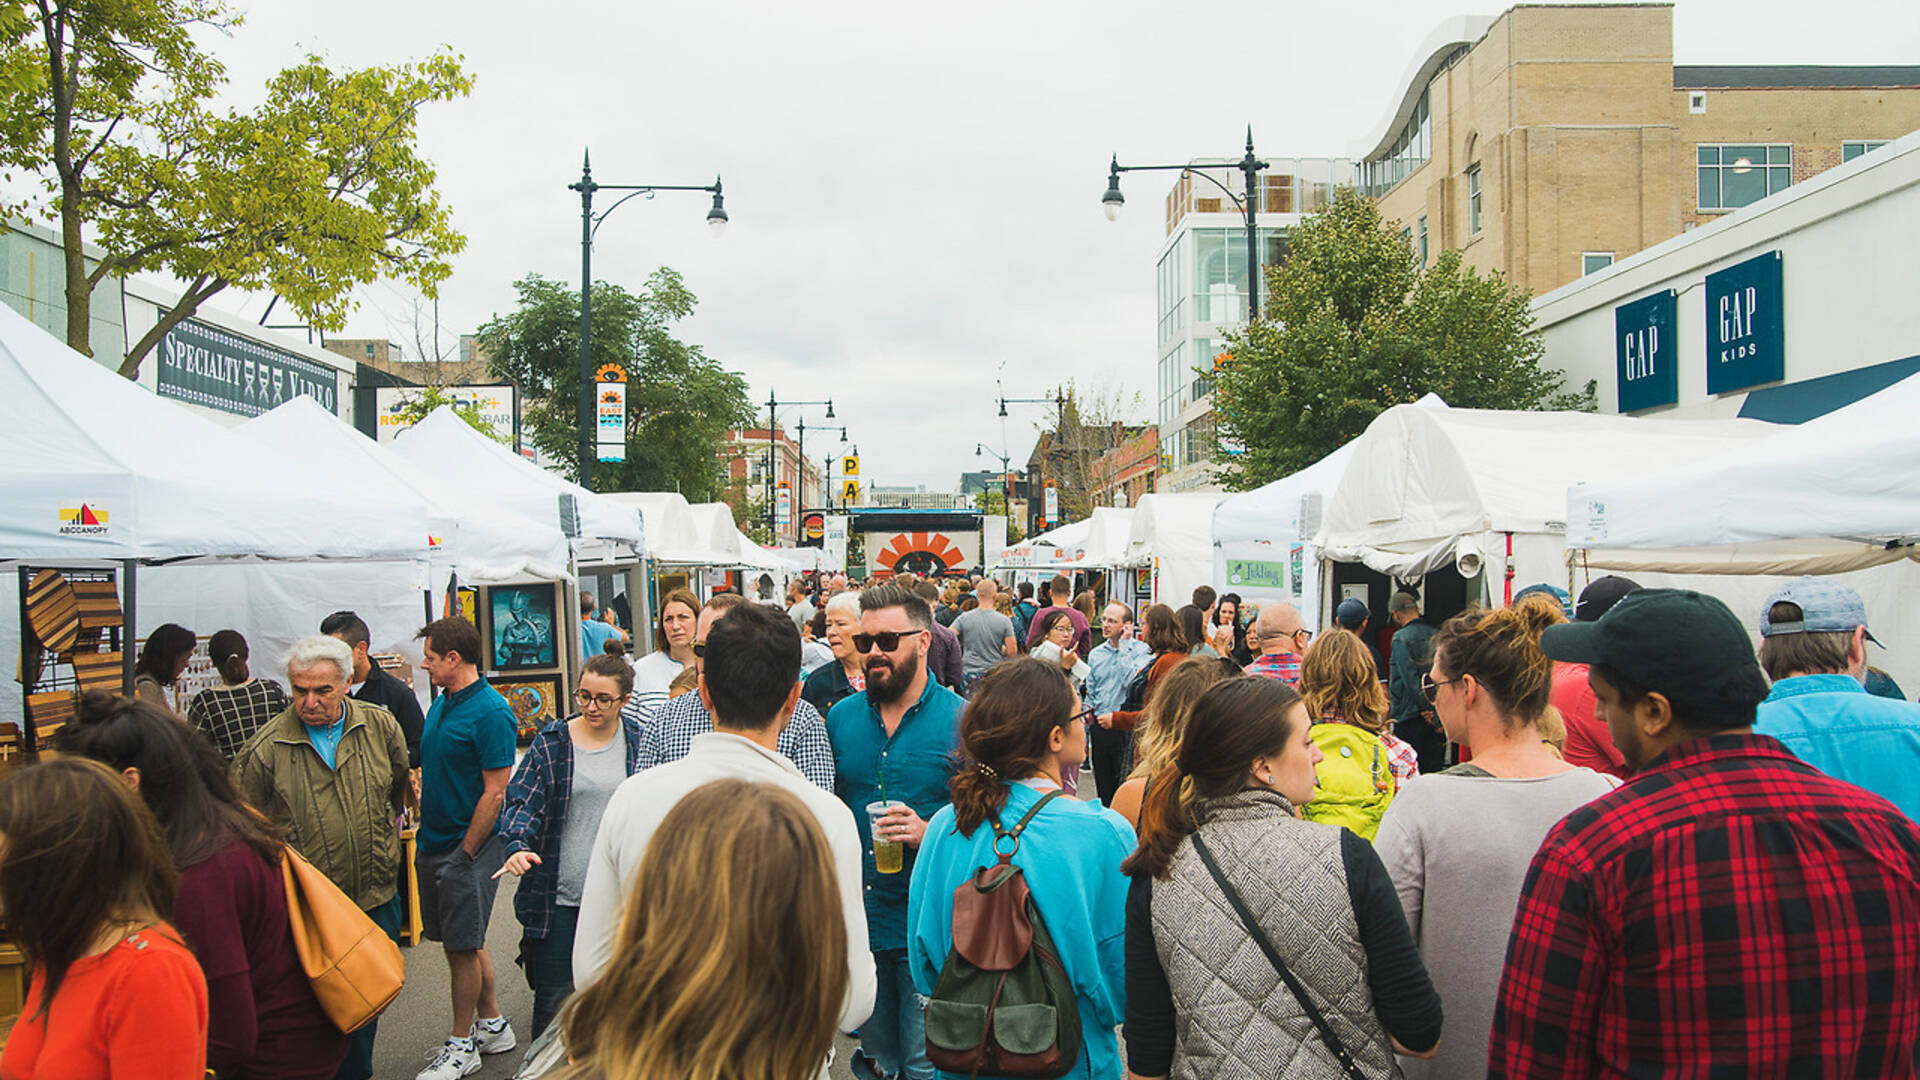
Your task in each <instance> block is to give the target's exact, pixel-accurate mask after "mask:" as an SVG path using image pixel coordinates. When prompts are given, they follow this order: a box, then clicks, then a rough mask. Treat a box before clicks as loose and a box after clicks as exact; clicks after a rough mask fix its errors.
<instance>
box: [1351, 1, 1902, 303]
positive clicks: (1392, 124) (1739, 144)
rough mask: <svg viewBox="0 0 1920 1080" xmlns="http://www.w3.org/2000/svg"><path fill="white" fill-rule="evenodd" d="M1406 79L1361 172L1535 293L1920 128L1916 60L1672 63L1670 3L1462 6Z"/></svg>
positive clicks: (1415, 216)
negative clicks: (1489, 14) (1473, 10)
mask: <svg viewBox="0 0 1920 1080" xmlns="http://www.w3.org/2000/svg"><path fill="white" fill-rule="evenodd" d="M1398 89H1399V93H1398V96H1397V99H1396V102H1395V105H1394V108H1393V109H1392V111H1391V112H1390V114H1389V115H1388V116H1387V118H1386V119H1385V120H1383V121H1382V123H1381V124H1380V126H1379V127H1378V129H1377V130H1376V131H1375V132H1374V134H1373V136H1372V137H1371V138H1370V139H1368V140H1367V141H1366V142H1364V143H1361V144H1360V145H1359V146H1357V147H1356V148H1355V149H1356V152H1355V153H1354V155H1353V156H1354V158H1355V159H1356V160H1357V161H1358V162H1359V164H1358V166H1357V167H1356V174H1357V182H1358V185H1359V187H1360V189H1361V190H1362V191H1365V192H1366V193H1368V194H1370V195H1374V196H1377V197H1378V198H1379V199H1380V209H1381V212H1382V213H1383V214H1384V215H1385V216H1386V217H1387V218H1388V219H1389V220H1392V221H1397V222H1399V223H1400V225H1401V227H1402V229H1403V231H1404V233H1405V235H1406V236H1407V240H1408V243H1409V244H1410V245H1412V246H1413V247H1414V249H1415V251H1416V252H1418V253H1419V254H1420V256H1421V258H1422V260H1423V263H1430V262H1431V261H1432V260H1433V258H1434V257H1435V256H1437V255H1438V254H1439V253H1440V252H1441V251H1442V250H1445V249H1448V248H1457V249H1459V250H1460V251H1461V252H1462V254H1463V257H1464V259H1465V261H1466V263H1467V265H1469V266H1472V267H1475V268H1478V269H1480V270H1483V271H1493V270H1497V271H1499V272H1501V273H1502V274H1504V275H1506V278H1507V280H1508V281H1509V282H1511V283H1512V284H1514V285H1515V286H1518V287H1519V288H1521V289H1524V290H1526V291H1527V292H1530V293H1535V294H1538V293H1543V292H1547V291H1549V290H1552V289H1554V288H1557V287H1559V286H1561V285H1564V284H1566V283H1567V282H1569V281H1572V280H1574V279H1575V278H1578V277H1580V276H1581V275H1582V274H1586V273H1591V272H1592V271H1594V270H1597V269H1599V268H1601V267H1603V266H1607V265H1610V264H1611V263H1612V262H1613V261H1614V260H1615V259H1619V258H1625V257H1626V256H1628V255H1631V254H1633V253H1634V252H1637V251H1640V250H1642V249H1645V248H1648V247H1651V246H1653V245H1654V244H1657V243H1660V242H1661V241H1663V240H1666V239H1668V238H1670V237H1673V236H1677V235H1679V234H1680V233H1681V232H1682V231H1684V230H1686V229H1691V228H1693V227H1695V226H1696V225H1699V224H1702V223H1705V222H1708V221H1713V220H1715V219H1717V218H1719V217H1720V216H1721V215H1722V214H1725V213H1726V212H1728V211H1730V210H1737V209H1739V208H1740V207H1742V206H1746V205H1748V204H1750V203H1753V202H1757V201H1759V200H1760V199H1762V198H1765V197H1766V196H1767V195H1769V194H1772V193H1773V192H1776V191H1781V190H1784V189H1785V188H1786V187H1788V186H1789V185H1791V184H1793V183H1797V182H1799V181H1801V180H1804V179H1806V178H1807V177H1809V176H1813V175H1816V174H1818V173H1821V172H1824V171H1825V170H1827V169H1830V168H1833V167H1834V166H1836V165H1838V164H1840V163H1841V161H1842V160H1843V159H1845V158H1847V157H1849V156H1852V155H1855V154H1859V153H1864V152H1866V150H1867V149H1870V148H1872V147H1875V146H1878V145H1880V144H1881V143H1883V142H1886V141H1888V140H1891V139H1894V138H1898V137H1899V136H1901V135H1904V134H1906V133H1907V132H1909V131H1912V130H1914V129H1916V128H1920V67H1885V66H1881V67H1821V66H1805V65H1790V66H1692V65H1679V66H1676V65H1675V64H1674V62H1673V8H1672V6H1671V5H1668V4H1634V5H1607V6H1589V5H1576V6H1546V5H1531V4H1528V5H1519V6H1516V7H1513V8H1510V9H1508V10H1507V11H1506V12H1504V13H1503V14H1501V15H1499V16H1496V17H1494V18H1490V19H1489V18H1483V17H1470V16H1469V17H1460V18H1455V19H1452V20H1449V21H1448V22H1447V23H1446V24H1444V25H1442V26H1441V27H1440V28H1439V29H1438V30H1437V31H1435V33H1434V34H1433V35H1432V36H1430V37H1429V38H1428V40H1427V42H1426V44H1425V45H1424V46H1423V47H1422V48H1421V49H1420V51H1419V52H1418V53H1417V55H1416V59H1415V64H1414V66H1413V68H1412V70H1411V71H1410V73H1409V76H1408V78H1407V79H1406V80H1405V81H1404V82H1403V84H1402V85H1401V86H1400V87H1399V88H1398Z"/></svg>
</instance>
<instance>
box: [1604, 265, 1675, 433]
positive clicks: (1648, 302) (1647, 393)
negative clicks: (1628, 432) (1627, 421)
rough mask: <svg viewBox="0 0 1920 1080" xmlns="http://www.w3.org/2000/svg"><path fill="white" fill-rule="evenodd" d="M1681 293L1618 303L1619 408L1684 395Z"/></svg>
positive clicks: (1616, 360)
mask: <svg viewBox="0 0 1920 1080" xmlns="http://www.w3.org/2000/svg"><path fill="white" fill-rule="evenodd" d="M1679 307H1680V298H1679V295H1678V294H1676V293H1675V292H1674V291H1673V290H1672V289H1668V290H1667V291H1666V292H1661V293H1654V294H1653V295H1652V296H1648V297H1645V298H1643V299H1640V300H1635V301H1634V302H1633V303H1631V304H1621V305H1620V306H1619V307H1617V308H1614V309H1613V367H1614V373H1615V375H1616V376H1618V379H1617V384H1618V386H1619V388H1620V390H1619V411H1620V412H1623V413H1631V412H1639V411H1640V410H1642V409H1651V408H1653V407H1654V406H1656V405H1671V404H1673V403H1674V402H1676V401H1679V400H1680V364H1679V352H1680V337H1679V334H1678V333H1677V332H1676V326H1677V325H1678V319H1679Z"/></svg>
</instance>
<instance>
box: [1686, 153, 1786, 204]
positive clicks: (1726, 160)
mask: <svg viewBox="0 0 1920 1080" xmlns="http://www.w3.org/2000/svg"><path fill="white" fill-rule="evenodd" d="M1697 149H1698V154H1699V157H1698V161H1699V172H1700V209H1702V210H1738V209H1739V208H1741V207H1743V206H1748V205H1751V204H1753V203H1757V202H1759V201H1760V200H1761V199H1764V198H1766V197H1767V196H1769V195H1771V194H1773V193H1774V192H1776V191H1785V190H1786V189H1787V188H1788V187H1790V186H1791V185H1792V184H1793V146H1792V145H1791V144H1788V143H1770V144H1752V145H1742V144H1738V143H1701V144H1700V146H1699V147H1698V148H1697Z"/></svg>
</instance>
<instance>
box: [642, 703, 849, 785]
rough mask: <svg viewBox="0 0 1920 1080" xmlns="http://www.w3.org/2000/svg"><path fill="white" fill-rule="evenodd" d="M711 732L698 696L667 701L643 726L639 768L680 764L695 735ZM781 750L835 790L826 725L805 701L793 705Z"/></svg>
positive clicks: (809, 775) (782, 733) (806, 772)
mask: <svg viewBox="0 0 1920 1080" xmlns="http://www.w3.org/2000/svg"><path fill="white" fill-rule="evenodd" d="M712 730H713V717H711V716H709V715H708V714H707V707H706V705H705V704H704V703H703V702H701V700H700V695H699V694H698V693H692V692H689V693H685V694H681V695H680V696H679V697H677V698H672V699H670V700H668V701H667V702H666V703H665V704H663V705H661V706H660V707H659V708H658V709H657V710H655V711H654V712H653V714H652V715H651V716H649V717H647V718H646V720H645V721H644V722H643V723H642V724H641V725H640V767H641V768H642V769H651V768H653V767H654V766H655V765H665V764H666V763H667V762H669V761H679V760H680V759H681V758H683V757H686V756H687V753H688V751H690V750H692V749H693V737H694V736H695V735H705V734H706V733H707V732H709V731H712ZM779 749H780V752H781V753H782V754H785V755H786V756H787V760H788V761H791V762H793V764H794V766H795V767H796V768H798V769H799V770H800V772H801V774H802V775H804V776H805V777H806V778H807V779H809V780H811V781H813V782H814V783H816V784H818V785H820V786H821V787H823V788H825V789H826V790H828V791H832V790H833V747H832V745H830V744H829V743H828V742H827V725H826V722H825V721H824V720H822V719H820V710H818V709H815V708H814V707H813V706H812V705H809V704H807V702H806V699H804V698H802V699H801V700H799V701H797V702H795V703H794V707H793V715H792V716H791V717H789V718H788V719H787V726H786V727H784V728H782V729H781V730H780V747H779Z"/></svg>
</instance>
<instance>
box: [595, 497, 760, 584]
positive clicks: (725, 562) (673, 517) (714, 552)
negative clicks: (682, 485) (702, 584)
mask: <svg viewBox="0 0 1920 1080" xmlns="http://www.w3.org/2000/svg"><path fill="white" fill-rule="evenodd" d="M605 497H606V498H608V499H611V500H613V501H614V502H617V503H620V504H621V505H623V506H631V507H633V508H634V509H636V510H638V511H640V516H641V519H642V520H643V521H644V522H645V524H646V530H647V554H648V555H649V556H651V557H652V558H653V559H654V560H656V561H658V562H663V563H674V564H681V565H688V566H732V565H734V563H735V562H736V555H737V553H735V552H733V551H731V550H723V549H718V548H709V547H706V546H704V544H703V542H702V539H701V529H700V527H699V526H698V525H697V524H696V522H695V520H694V513H693V505H692V504H691V503H689V502H687V500H686V496H684V495H681V494H680V493H679V492H677V491H613V492H607V493H606V494H605Z"/></svg>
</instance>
